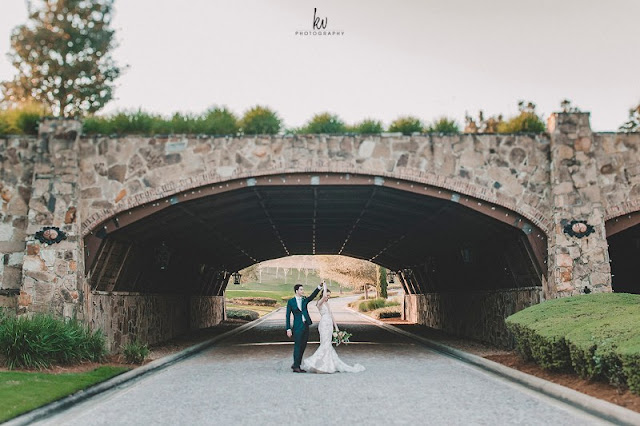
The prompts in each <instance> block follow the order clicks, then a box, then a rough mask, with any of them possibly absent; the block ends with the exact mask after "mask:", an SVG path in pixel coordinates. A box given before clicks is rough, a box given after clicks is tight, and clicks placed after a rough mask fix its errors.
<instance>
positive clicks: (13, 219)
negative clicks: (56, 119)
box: [0, 136, 37, 308]
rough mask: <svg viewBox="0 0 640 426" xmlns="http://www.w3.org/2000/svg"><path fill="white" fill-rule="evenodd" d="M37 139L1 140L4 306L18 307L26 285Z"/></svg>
mask: <svg viewBox="0 0 640 426" xmlns="http://www.w3.org/2000/svg"><path fill="white" fill-rule="evenodd" d="M36 155H37V139H36V138H35V137H28V136H9V137H6V138H0V307H14V308H15V307H16V303H17V294H18V293H19V291H20V286H21V284H22V263H23V259H24V251H25V238H26V236H27V232H26V231H27V222H28V214H29V200H30V198H31V192H32V183H33V168H34V163H35V157H36Z"/></svg>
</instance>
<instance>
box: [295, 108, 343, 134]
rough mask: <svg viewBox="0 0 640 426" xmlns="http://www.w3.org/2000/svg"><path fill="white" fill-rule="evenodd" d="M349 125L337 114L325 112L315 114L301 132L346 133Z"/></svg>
mask: <svg viewBox="0 0 640 426" xmlns="http://www.w3.org/2000/svg"><path fill="white" fill-rule="evenodd" d="M346 131H347V126H346V125H345V124H344V121H342V120H341V119H340V117H338V116H337V115H333V114H329V113H328V112H323V113H321V114H316V115H314V116H313V117H312V118H311V120H309V121H308V122H307V124H306V125H305V126H304V127H302V128H301V129H300V130H299V133H307V134H321V133H324V134H336V133H345V132H346Z"/></svg>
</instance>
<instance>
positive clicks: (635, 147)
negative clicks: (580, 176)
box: [593, 133, 640, 219]
mask: <svg viewBox="0 0 640 426" xmlns="http://www.w3.org/2000/svg"><path fill="white" fill-rule="evenodd" d="M593 143H594V145H595V147H596V149H595V150H594V155H595V160H596V165H597V169H598V183H599V185H600V188H601V190H602V194H603V200H602V201H603V203H604V206H605V219H611V218H614V217H617V216H621V215H624V214H627V213H632V212H636V211H638V210H640V133H596V134H594V135H593Z"/></svg>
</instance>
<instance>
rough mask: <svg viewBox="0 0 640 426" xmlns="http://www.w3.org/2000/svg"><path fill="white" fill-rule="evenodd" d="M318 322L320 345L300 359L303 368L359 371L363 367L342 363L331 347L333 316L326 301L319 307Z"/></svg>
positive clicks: (343, 371)
mask: <svg viewBox="0 0 640 426" xmlns="http://www.w3.org/2000/svg"><path fill="white" fill-rule="evenodd" d="M319 310H320V315H321V317H320V322H319V323H318V332H319V333H320V347H319V348H318V349H317V350H316V352H315V353H314V354H313V355H311V356H310V357H309V358H305V359H304V360H303V361H302V366H301V367H300V368H302V369H303V370H307V371H310V372H312V373H338V372H339V373H359V372H360V371H364V370H365V368H364V367H363V366H362V365H360V364H356V365H354V366H353V367H352V366H350V365H348V364H346V363H344V362H343V361H342V360H341V359H340V358H339V357H338V354H337V352H336V350H335V349H334V348H333V344H332V343H331V340H332V338H333V318H332V316H331V310H330V309H329V306H328V303H326V302H325V303H324V304H322V306H321V307H320V309H319Z"/></svg>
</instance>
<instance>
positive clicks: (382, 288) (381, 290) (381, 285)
mask: <svg viewBox="0 0 640 426" xmlns="http://www.w3.org/2000/svg"><path fill="white" fill-rule="evenodd" d="M377 269H378V285H377V286H376V290H377V292H378V297H382V298H383V299H386V298H387V270H386V269H385V268H383V267H382V266H378V268H377Z"/></svg>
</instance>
